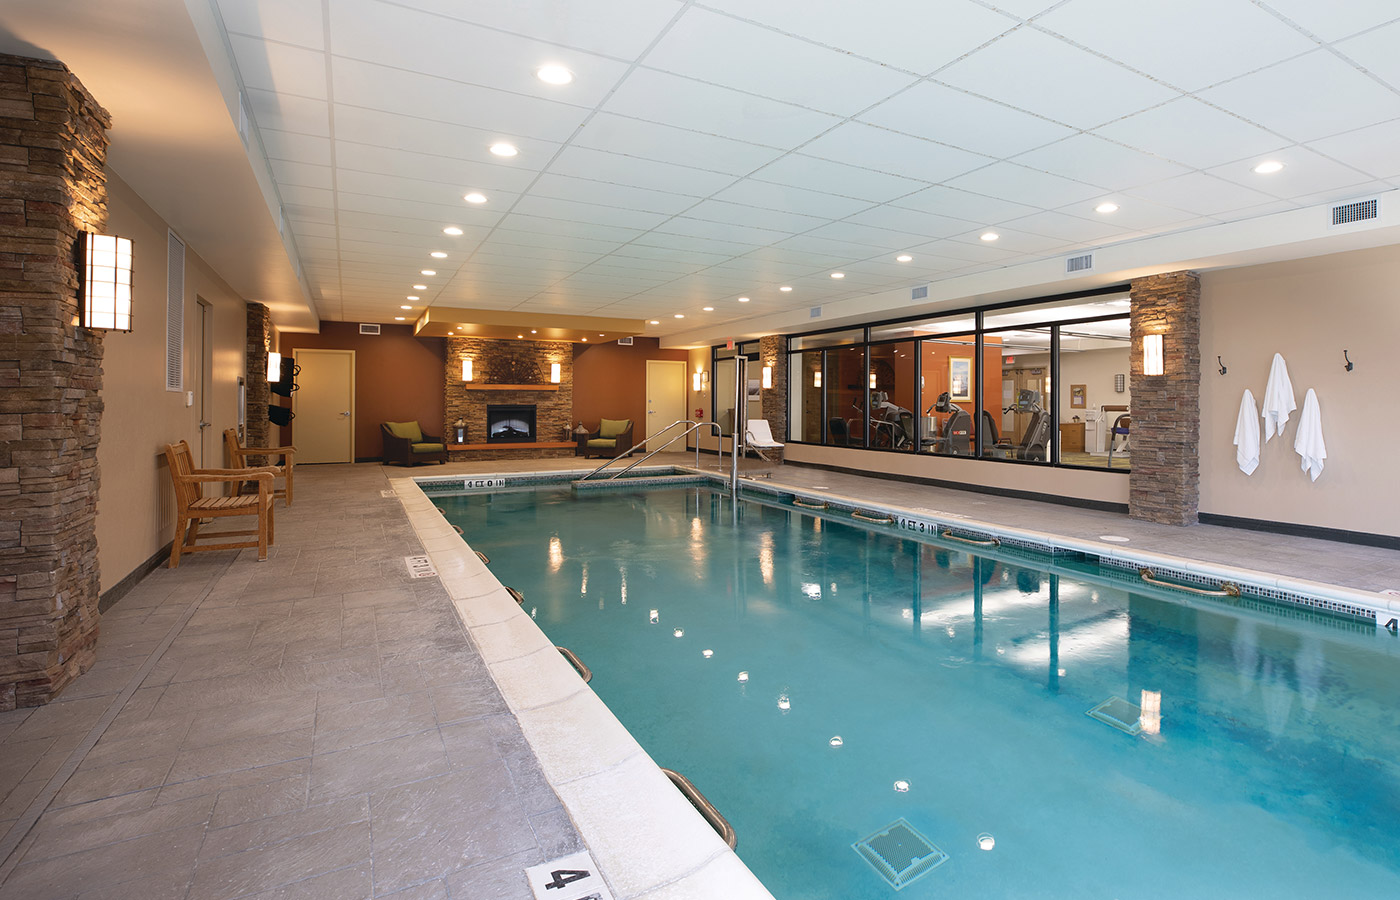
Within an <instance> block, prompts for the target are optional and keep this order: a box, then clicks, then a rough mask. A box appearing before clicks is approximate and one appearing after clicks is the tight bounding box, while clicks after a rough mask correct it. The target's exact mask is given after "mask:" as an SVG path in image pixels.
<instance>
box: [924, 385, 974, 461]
mask: <svg viewBox="0 0 1400 900" xmlns="http://www.w3.org/2000/svg"><path fill="white" fill-rule="evenodd" d="M933 413H943V414H945V415H946V414H950V415H948V418H947V419H946V420H944V422H943V428H942V429H941V430H940V431H939V433H938V436H937V437H935V438H932V439H928V438H925V439H923V440H922V441H920V443H921V444H924V445H926V446H930V447H931V448H932V449H931V451H930V452H932V453H942V454H945V455H951V456H970V455H971V454H972V440H971V435H972V416H970V415H968V413H967V410H965V409H963V408H962V407H961V406H958V405H957V404H956V403H954V402H953V395H952V394H951V393H949V392H948V391H944V392H943V393H941V394H939V395H938V399H937V400H936V401H935V402H934V404H933V405H932V406H930V407H929V408H928V409H927V410H925V411H924V415H925V416H929V415H932V414H933ZM921 449H922V448H921Z"/></svg>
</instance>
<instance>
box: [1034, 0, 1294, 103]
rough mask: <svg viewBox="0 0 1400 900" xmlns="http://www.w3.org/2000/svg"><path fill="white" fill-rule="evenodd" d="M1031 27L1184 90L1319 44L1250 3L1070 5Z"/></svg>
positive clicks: (1077, 0)
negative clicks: (1058, 35) (1048, 32)
mask: <svg viewBox="0 0 1400 900" xmlns="http://www.w3.org/2000/svg"><path fill="white" fill-rule="evenodd" d="M1036 25H1037V26H1039V27H1041V28H1047V29H1049V30H1051V31H1053V32H1056V33H1057V34H1061V35H1064V36H1065V37H1067V38H1069V39H1070V40H1072V41H1074V42H1075V43H1077V44H1081V45H1083V46H1085V47H1088V48H1089V49H1090V50H1094V51H1097V52H1099V53H1102V54H1104V55H1105V56H1108V57H1110V58H1113V59H1118V60H1121V61H1122V62H1124V63H1126V64H1128V65H1129V66H1132V67H1133V68H1134V69H1137V70H1138V71H1139V72H1145V73H1146V74H1148V75H1150V76H1152V77H1153V78H1160V79H1161V80H1163V81H1165V82H1167V83H1168V84H1171V85H1174V86H1175V87H1178V88H1181V89H1182V90H1185V91H1195V90H1199V89H1201V88H1203V87H1206V86H1207V85H1211V84H1215V83H1216V82H1220V81H1224V80H1226V79H1227V78H1234V77H1235V76H1237V75H1243V74H1244V73H1245V72H1250V71H1253V70H1254V69H1258V68H1261V67H1263V66H1267V65H1272V64H1273V63H1276V62H1278V61H1280V60H1283V59H1287V58H1288V57H1290V56H1296V55H1298V54H1300V53H1306V52H1307V51H1309V50H1312V49H1314V48H1315V47H1316V46H1317V45H1316V44H1315V43H1314V42H1313V41H1310V40H1308V39H1307V38H1306V37H1304V36H1303V35H1301V34H1299V33H1298V32H1297V30H1295V29H1293V28H1291V27H1289V26H1288V25H1286V24H1284V23H1283V22H1280V21H1279V20H1278V19H1277V18H1276V17H1274V16H1272V15H1270V14H1269V13H1267V12H1265V11H1264V10H1262V9H1260V8H1259V7H1258V6H1255V5H1254V4H1253V3H1250V2H1249V0H1136V2H1134V3H1131V4H1125V3H1121V2H1118V0H1073V2H1071V3H1066V4H1063V5H1061V6H1059V7H1057V8H1055V9H1054V10H1051V11H1050V12H1048V13H1046V14H1045V15H1043V16H1041V17H1040V18H1039V19H1037V20H1036ZM1246 34H1247V35H1249V39H1248V40H1240V35H1246Z"/></svg>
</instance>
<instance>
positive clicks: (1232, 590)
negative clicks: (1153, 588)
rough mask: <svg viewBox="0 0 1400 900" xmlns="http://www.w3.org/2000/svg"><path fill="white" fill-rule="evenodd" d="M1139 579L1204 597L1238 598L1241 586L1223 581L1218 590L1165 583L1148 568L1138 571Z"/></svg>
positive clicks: (1172, 582) (1144, 567)
mask: <svg viewBox="0 0 1400 900" xmlns="http://www.w3.org/2000/svg"><path fill="white" fill-rule="evenodd" d="M1138 577H1139V578H1141V579H1142V580H1143V581H1145V582H1147V583H1148V584H1155V585H1157V586H1158V587H1166V588H1176V589H1177V590H1178V591H1190V592H1191V593H1193V594H1200V595H1201V596H1202V597H1238V596H1239V595H1240V586H1239V585H1237V584H1235V583H1234V582H1232V581H1222V582H1221V583H1220V587H1219V588H1218V589H1216V590H1211V589H1209V588H1198V587H1196V586H1195V585H1190V584H1177V583H1176V582H1174V581H1163V580H1162V579H1160V578H1157V577H1156V574H1155V573H1154V572H1153V571H1152V570H1151V569H1149V568H1148V567H1147V566H1143V567H1142V568H1140V569H1138Z"/></svg>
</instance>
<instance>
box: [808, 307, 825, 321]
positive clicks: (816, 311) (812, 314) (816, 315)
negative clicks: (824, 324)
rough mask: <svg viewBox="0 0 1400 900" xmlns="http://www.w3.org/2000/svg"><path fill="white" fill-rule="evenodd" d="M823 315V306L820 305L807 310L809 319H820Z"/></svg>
mask: <svg viewBox="0 0 1400 900" xmlns="http://www.w3.org/2000/svg"><path fill="white" fill-rule="evenodd" d="M821 317H822V308H821V307H820V306H814V307H812V308H811V309H809V310H807V318H809V319H820V318H821Z"/></svg>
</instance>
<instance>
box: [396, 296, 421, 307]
mask: <svg viewBox="0 0 1400 900" xmlns="http://www.w3.org/2000/svg"><path fill="white" fill-rule="evenodd" d="M408 299H410V300H417V299H418V298H417V297H409V298H408ZM399 309H413V307H411V306H409V305H408V304H407V303H405V304H404V305H403V306H400V307H399Z"/></svg>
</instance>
